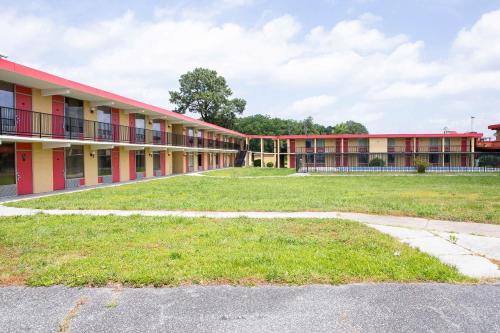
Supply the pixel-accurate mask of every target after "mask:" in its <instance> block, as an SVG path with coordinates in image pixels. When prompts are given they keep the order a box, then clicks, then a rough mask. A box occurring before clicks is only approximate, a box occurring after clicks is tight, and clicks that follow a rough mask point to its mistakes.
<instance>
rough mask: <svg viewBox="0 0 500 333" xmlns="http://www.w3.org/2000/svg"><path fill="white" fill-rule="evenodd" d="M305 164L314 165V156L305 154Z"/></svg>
mask: <svg viewBox="0 0 500 333" xmlns="http://www.w3.org/2000/svg"><path fill="white" fill-rule="evenodd" d="M306 163H307V164H314V154H307V155H306Z"/></svg>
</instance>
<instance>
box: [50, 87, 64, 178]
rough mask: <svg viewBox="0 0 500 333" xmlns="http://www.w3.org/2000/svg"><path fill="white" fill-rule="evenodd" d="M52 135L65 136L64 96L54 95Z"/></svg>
mask: <svg viewBox="0 0 500 333" xmlns="http://www.w3.org/2000/svg"><path fill="white" fill-rule="evenodd" d="M52 137H53V138H64V97H63V96H52ZM63 188H64V187H63Z"/></svg>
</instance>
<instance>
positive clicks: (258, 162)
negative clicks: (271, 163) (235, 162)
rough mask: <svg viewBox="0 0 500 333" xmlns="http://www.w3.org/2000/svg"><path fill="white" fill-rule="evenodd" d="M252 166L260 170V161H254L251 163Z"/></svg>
mask: <svg viewBox="0 0 500 333" xmlns="http://www.w3.org/2000/svg"><path fill="white" fill-rule="evenodd" d="M253 166H254V167H257V168H260V159H259V160H254V161H253Z"/></svg>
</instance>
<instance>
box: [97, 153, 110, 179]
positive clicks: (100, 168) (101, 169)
mask: <svg viewBox="0 0 500 333" xmlns="http://www.w3.org/2000/svg"><path fill="white" fill-rule="evenodd" d="M97 172H98V175H99V176H110V175H111V149H100V150H98V151H97Z"/></svg>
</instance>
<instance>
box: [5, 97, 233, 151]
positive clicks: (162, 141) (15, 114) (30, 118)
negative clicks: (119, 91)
mask: <svg viewBox="0 0 500 333" xmlns="http://www.w3.org/2000/svg"><path fill="white" fill-rule="evenodd" d="M0 135H8V136H19V137H32V138H45V139H59V140H61V139H63V140H79V141H95V142H113V143H129V144H145V145H162V146H177V147H187V148H207V149H226V150H240V145H239V144H237V143H229V142H223V141H219V140H202V144H201V146H200V144H199V143H198V138H196V137H193V136H187V135H182V134H174V133H170V132H161V131H154V130H150V129H144V128H138V127H129V126H122V125H113V124H109V123H101V122H97V121H92V120H84V119H79V118H71V117H64V116H57V115H52V114H48V113H40V112H35V111H26V110H19V109H13V108H6V107H0Z"/></svg>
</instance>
